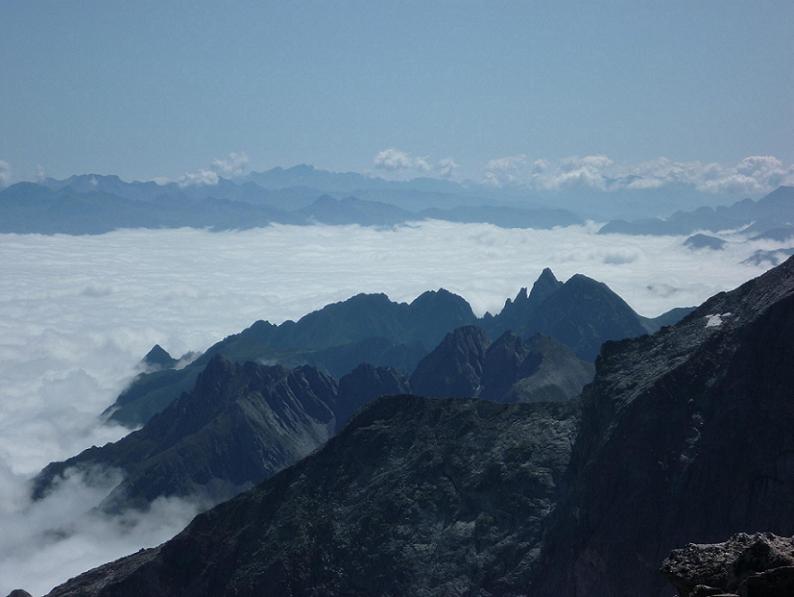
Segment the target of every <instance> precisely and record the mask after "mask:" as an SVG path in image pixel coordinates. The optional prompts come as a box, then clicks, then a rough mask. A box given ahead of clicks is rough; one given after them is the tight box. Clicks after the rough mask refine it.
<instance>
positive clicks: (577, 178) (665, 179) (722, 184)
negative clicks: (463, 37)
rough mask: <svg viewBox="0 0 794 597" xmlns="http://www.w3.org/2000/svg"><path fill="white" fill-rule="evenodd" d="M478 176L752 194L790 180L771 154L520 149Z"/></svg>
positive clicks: (543, 185)
mask: <svg viewBox="0 0 794 597" xmlns="http://www.w3.org/2000/svg"><path fill="white" fill-rule="evenodd" d="M483 180H484V181H485V182H486V183H488V184H493V185H497V186H504V185H525V186H528V187H529V188H532V189H535V190H543V191H553V190H559V189H563V188H569V187H583V188H590V189H596V190H600V191H615V190H621V189H634V190H641V189H657V188H661V187H664V186H667V185H673V184H680V185H688V186H691V187H694V188H695V189H697V190H699V191H703V192H708V193H727V194H739V195H756V196H757V195H762V194H764V193H768V192H770V191H772V190H774V189H775V188H777V187H778V186H780V185H782V184H794V164H789V165H786V164H784V163H783V162H782V161H781V160H779V159H777V158H776V157H774V156H748V157H746V158H744V159H743V160H741V161H739V162H738V163H736V164H728V165H726V164H718V163H714V162H710V163H704V162H699V161H692V162H676V161H673V160H670V159H668V158H658V159H655V160H649V161H645V162H637V163H619V162H615V161H613V160H611V159H610V158H609V157H607V156H605V155H585V156H583V157H569V158H564V159H562V160H547V159H537V160H534V161H532V162H530V160H529V158H528V157H527V156H526V155H524V154H520V155H517V156H507V157H503V158H497V159H493V160H490V161H488V162H487V163H486V165H485V171H484V175H483Z"/></svg>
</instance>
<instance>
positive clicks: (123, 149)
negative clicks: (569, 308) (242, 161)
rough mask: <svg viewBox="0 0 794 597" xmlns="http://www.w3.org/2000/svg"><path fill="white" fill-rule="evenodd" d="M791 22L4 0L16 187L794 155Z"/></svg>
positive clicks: (8, 126)
mask: <svg viewBox="0 0 794 597" xmlns="http://www.w3.org/2000/svg"><path fill="white" fill-rule="evenodd" d="M792 22H794V3H792V2H790V1H788V0H781V1H765V0H761V1H756V2H736V1H730V0H720V1H717V0H713V1H709V0H706V1H701V2H691V1H683V0H682V1H670V2H645V1H637V0H630V1H628V0H627V1H614V2H607V3H601V2H599V3H595V2H579V3H571V2H554V3H552V2H546V3H540V2H501V1H497V2H471V1H466V0H459V1H454V2H453V1H451V0H449V1H437V2H426V1H421V2H419V1H416V2H414V1H402V2H388V1H384V2H363V1H362V2H354V1H345V0H340V1H336V2H320V1H317V2H308V1H295V2H262V1H244V0H241V1H235V2H222V1H217V0H214V1H210V0H191V1H190V2H180V1H170V2H163V1H161V0H156V1H151V0H137V1H136V2H121V1H117V0H85V1H80V2H78V1H71V0H41V1H38V0H36V1H30V0H0V31H1V34H0V57H1V58H0V166H2V167H1V168H0V177H2V176H5V178H6V179H10V180H13V179H22V178H30V177H33V176H35V175H36V173H37V172H38V173H39V174H40V173H45V174H47V175H51V176H55V177H65V176H68V175H70V174H73V173H83V172H89V171H90V172H100V173H116V174H119V175H121V176H122V177H125V178H136V179H150V178H154V177H158V176H166V177H172V178H176V177H178V176H180V175H183V174H184V173H185V172H190V171H193V170H195V169H196V168H199V167H202V166H204V165H207V164H211V163H212V161H213V160H215V159H217V158H219V157H222V156H226V155H228V154H229V153H231V152H244V153H245V155H246V156H247V157H248V159H249V165H250V167H251V168H253V169H260V170H261V169H266V168H269V167H273V166H277V165H285V166H286V165H291V164H296V163H312V164H314V165H316V166H318V167H322V168H327V169H332V170H356V171H362V172H368V171H377V170H378V169H377V167H376V161H377V156H378V155H379V153H381V152H383V151H384V150H388V149H398V150H400V151H402V152H405V153H406V154H407V155H410V156H414V157H413V158H412V159H420V160H425V161H426V163H429V164H432V165H433V172H435V173H438V172H441V173H444V172H447V171H449V170H450V168H452V169H453V170H454V171H455V175H456V176H458V177H462V178H472V179H480V178H482V177H483V175H484V173H485V171H486V170H487V168H486V165H487V164H488V163H489V162H491V161H492V160H499V159H503V158H506V157H510V156H528V158H527V159H530V160H537V159H547V160H560V159H563V158H566V157H568V156H587V155H607V156H609V157H610V158H611V159H613V160H615V161H618V162H643V161H646V160H655V159H657V158H660V157H666V158H669V159H672V160H679V161H684V162H689V161H701V162H719V163H737V162H738V161H739V160H741V159H743V158H744V157H746V156H753V155H771V156H776V157H777V158H778V159H780V160H782V161H783V162H786V163H791V162H794V144H792V143H791V139H792V138H794V68H792V64H794V36H793V35H791V23H792ZM381 161H382V160H381ZM450 161H451V162H450ZM3 164H5V165H3ZM444 164H446V166H445V165H444ZM420 165H421V163H420ZM453 166H454V167H453ZM3 168H4V169H5V171H6V174H3V172H2V170H3ZM420 170H421V168H420Z"/></svg>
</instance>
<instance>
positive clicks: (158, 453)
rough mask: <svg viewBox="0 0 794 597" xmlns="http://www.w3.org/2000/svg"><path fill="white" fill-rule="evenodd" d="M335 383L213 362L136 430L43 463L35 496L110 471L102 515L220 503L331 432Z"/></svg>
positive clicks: (298, 372) (305, 371) (310, 374)
mask: <svg viewBox="0 0 794 597" xmlns="http://www.w3.org/2000/svg"><path fill="white" fill-rule="evenodd" d="M336 396H337V382H336V380H335V379H333V378H331V377H329V376H327V375H325V374H323V373H321V372H319V371H317V370H315V369H313V368H311V367H301V368H298V369H294V370H288V369H285V368H284V367H281V366H274V367H268V366H263V365H256V364H254V363H245V364H235V363H232V362H229V361H227V360H225V359H223V358H222V357H215V358H213V359H212V360H211V361H210V362H209V363H208V364H207V366H206V368H205V369H204V370H203V371H202V372H201V374H200V375H199V376H198V379H197V381H196V386H195V388H194V389H193V390H192V391H191V392H190V393H185V394H183V395H182V396H181V397H180V398H179V399H178V400H176V401H175V402H173V403H171V404H170V405H169V406H168V407H166V408H165V409H164V410H163V411H162V412H161V413H159V414H157V415H155V416H154V417H153V418H152V419H151V421H149V422H148V423H147V425H146V426H144V427H143V428H142V429H140V430H139V431H135V432H133V433H131V434H129V435H128V436H126V437H124V438H122V439H121V440H119V441H117V442H115V443H111V444H106V445H104V446H102V447H93V448H89V449H88V450H85V451H84V452H82V453H80V454H79V455H77V456H75V457H73V458H70V459H69V460H66V461H63V462H57V463H52V464H50V465H48V466H47V467H46V468H45V469H44V470H43V471H42V472H41V473H40V474H39V475H38V477H37V478H36V482H35V485H34V498H40V497H42V496H43V495H44V494H45V492H46V491H47V490H48V489H49V487H50V486H51V483H52V482H53V480H54V479H55V478H56V477H58V476H59V475H62V474H63V473H64V472H65V471H66V470H67V469H69V468H72V467H80V468H82V469H90V468H91V467H95V466H96V467H102V468H107V467H110V468H115V469H119V470H121V471H122V472H123V473H124V476H125V478H124V481H122V483H121V484H120V485H119V486H118V487H116V488H115V489H114V490H113V492H112V493H111V494H110V496H108V498H106V500H105V502H104V504H103V507H104V508H106V509H111V510H113V509H119V508H121V507H127V506H146V505H148V504H149V503H151V502H152V501H153V500H154V499H155V498H157V497H160V496H171V495H177V496H192V495H199V496H201V497H205V498H207V499H209V500H210V501H218V500H220V499H224V498H228V497H230V496H232V495H235V494H236V493H238V492H239V491H240V490H241V489H243V488H245V487H250V486H251V485H252V484H253V483H256V482H258V481H261V480H262V479H265V478H267V477H269V476H270V475H272V474H273V473H275V472H276V471H279V470H281V469H282V468H284V467H285V466H287V465H289V464H292V463H293V462H295V461H297V460H298V459H300V458H302V457H303V456H305V455H306V454H308V453H309V452H311V451H312V450H314V449H315V448H317V447H318V446H319V445H321V444H322V443H323V442H325V441H326V440H327V439H328V438H329V437H330V436H331V434H332V433H333V432H334V428H335V424H336V419H335V415H334V410H333V409H334V405H335V400H336Z"/></svg>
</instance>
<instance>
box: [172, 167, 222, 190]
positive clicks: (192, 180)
mask: <svg viewBox="0 0 794 597" xmlns="http://www.w3.org/2000/svg"><path fill="white" fill-rule="evenodd" d="M219 180H220V176H218V173H217V172H215V170H208V169H207V168H200V169H199V170H194V171H193V172H187V173H185V174H184V175H183V176H182V177H181V178H180V179H179V180H178V181H177V182H178V183H179V186H182V187H193V186H198V185H216V184H218V181H219Z"/></svg>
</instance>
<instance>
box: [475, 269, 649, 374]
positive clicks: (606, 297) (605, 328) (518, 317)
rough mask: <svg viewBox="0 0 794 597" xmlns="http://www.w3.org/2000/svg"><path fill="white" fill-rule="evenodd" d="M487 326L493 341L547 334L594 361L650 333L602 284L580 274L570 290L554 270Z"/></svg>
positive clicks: (489, 319) (486, 322) (509, 303)
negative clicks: (508, 335) (611, 344)
mask: <svg viewBox="0 0 794 597" xmlns="http://www.w3.org/2000/svg"><path fill="white" fill-rule="evenodd" d="M481 325H482V326H483V327H484V328H485V329H486V330H487V331H488V333H489V335H490V336H491V337H497V336H499V335H501V334H503V333H504V332H506V331H513V332H515V333H517V334H519V335H522V336H531V335H534V334H543V335H546V336H550V337H552V338H554V339H555V340H558V341H560V342H562V343H563V344H565V345H566V346H568V347H569V348H571V349H572V350H573V351H574V352H575V353H576V354H577V355H578V356H579V357H581V358H583V359H585V360H588V361H593V360H595V357H596V356H597V355H598V351H599V350H600V348H601V345H602V344H603V343H604V342H605V341H607V340H619V339H622V338H631V337H634V336H641V335H643V334H645V333H647V332H648V331H649V330H648V327H647V326H646V325H645V324H644V322H643V318H641V317H640V316H639V315H638V314H637V313H636V312H635V311H634V310H633V309H632V308H631V307H630V306H629V305H628V304H626V302H625V301H624V300H623V299H622V298H620V297H619V296H618V295H617V294H615V293H614V292H613V291H612V290H610V288H609V287H608V286H607V285H606V284H604V283H602V282H597V281H596V280H593V279H592V278H588V277H587V276H583V275H582V274H576V275H574V276H572V277H571V278H569V279H568V281H567V282H565V283H564V284H563V283H562V282H560V281H559V280H557V279H556V278H555V277H554V274H553V273H552V272H551V270H549V269H548V268H547V269H545V270H543V273H542V274H541V276H540V278H538V280H537V282H535V285H534V286H533V287H532V292H530V293H529V294H527V291H526V288H522V289H521V291H520V292H519V293H518V295H517V296H516V298H515V299H513V300H512V301H511V300H509V299H508V300H507V302H505V306H504V308H503V309H502V312H501V313H499V314H498V315H496V316H486V317H485V318H483V320H482V321H481Z"/></svg>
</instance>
